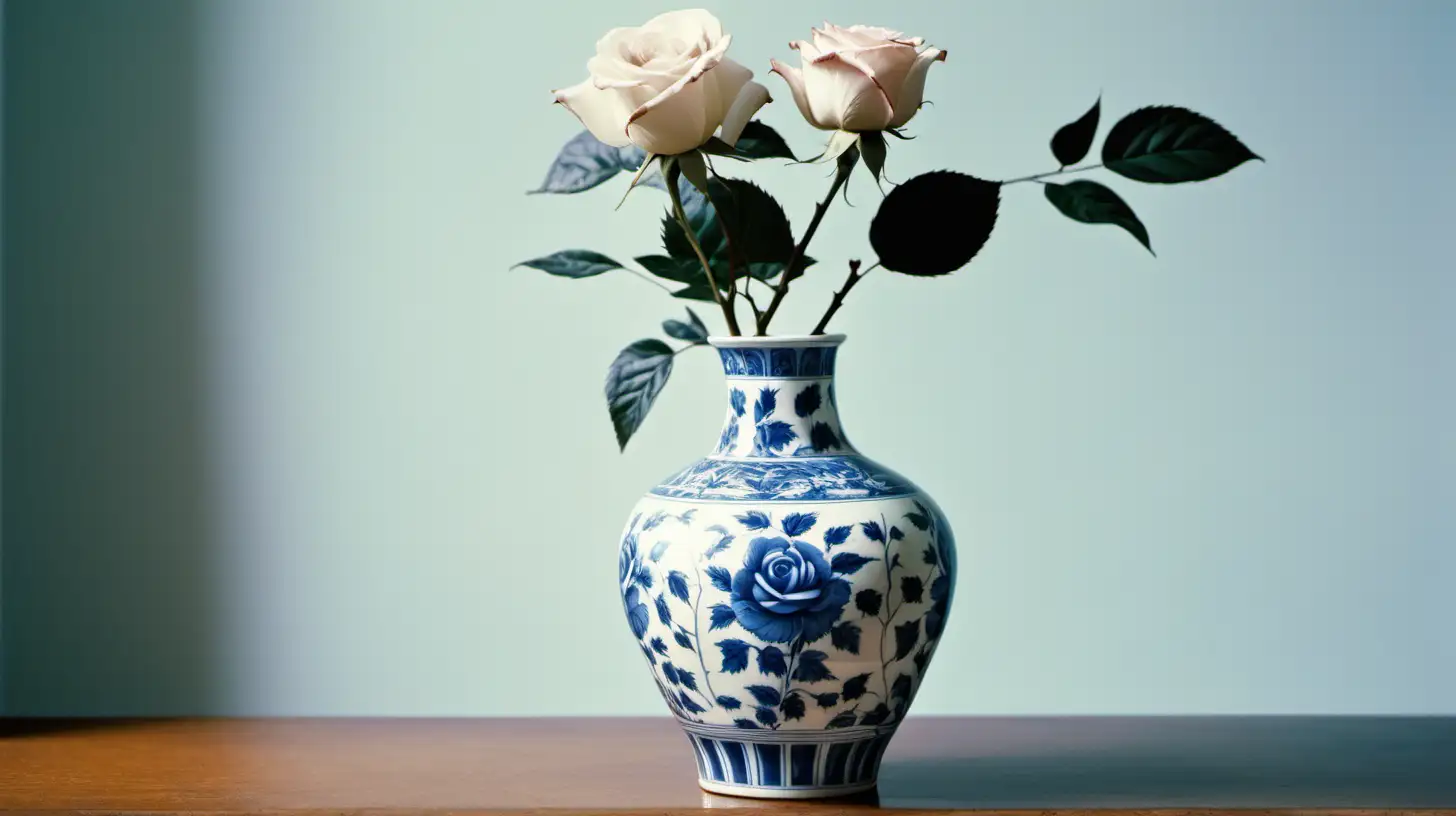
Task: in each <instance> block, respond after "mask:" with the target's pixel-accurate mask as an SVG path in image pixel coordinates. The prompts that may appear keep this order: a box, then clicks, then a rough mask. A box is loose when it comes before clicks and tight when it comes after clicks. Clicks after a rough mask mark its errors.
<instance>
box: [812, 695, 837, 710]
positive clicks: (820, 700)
mask: <svg viewBox="0 0 1456 816" xmlns="http://www.w3.org/2000/svg"><path fill="white" fill-rule="evenodd" d="M814 702H815V703H817V704H818V705H819V707H820V708H834V707H835V706H836V705H839V692H837V691H831V692H827V693H825V694H815V695H814Z"/></svg>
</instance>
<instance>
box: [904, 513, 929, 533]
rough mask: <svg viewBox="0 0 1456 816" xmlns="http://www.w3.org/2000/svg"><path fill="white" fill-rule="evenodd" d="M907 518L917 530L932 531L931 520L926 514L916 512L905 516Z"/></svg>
mask: <svg viewBox="0 0 1456 816" xmlns="http://www.w3.org/2000/svg"><path fill="white" fill-rule="evenodd" d="M905 518H907V519H909V520H910V523H911V524H913V525H915V529H917V530H929V529H930V519H929V518H927V517H926V515H925V514H924V513H916V512H914V511H911V512H909V513H906V514H905Z"/></svg>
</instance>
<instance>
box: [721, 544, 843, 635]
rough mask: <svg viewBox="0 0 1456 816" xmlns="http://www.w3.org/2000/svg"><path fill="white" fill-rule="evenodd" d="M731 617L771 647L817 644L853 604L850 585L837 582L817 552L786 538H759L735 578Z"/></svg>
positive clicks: (806, 545) (841, 581)
mask: <svg viewBox="0 0 1456 816" xmlns="http://www.w3.org/2000/svg"><path fill="white" fill-rule="evenodd" d="M732 598H733V601H732V604H731V605H732V607H733V614H734V616H735V617H736V618H737V619H738V623H739V624H740V625H742V626H743V628H744V629H747V630H748V631H750V632H752V633H753V634H755V635H758V636H759V637H760V638H763V639H764V640H766V641H768V642H770V643H788V642H789V641H791V640H796V639H802V640H804V641H805V642H813V641H815V640H818V639H819V638H821V637H824V635H826V634H828V633H829V627H830V626H832V625H833V624H834V622H835V621H837V620H839V616H840V614H841V613H842V612H843V611H844V605H845V603H847V602H848V601H849V583H848V582H847V581H845V580H843V579H842V578H835V577H834V573H833V570H831V569H830V566H829V561H828V559H826V558H825V557H824V554H823V553H821V552H820V551H819V550H818V549H817V548H816V547H814V546H813V545H810V544H806V543H804V542H802V541H791V540H789V539H786V538H755V539H753V541H752V542H750V543H749V546H748V556H747V558H745V559H744V562H743V569H741V570H739V571H738V573H737V574H736V575H734V576H733V593H732Z"/></svg>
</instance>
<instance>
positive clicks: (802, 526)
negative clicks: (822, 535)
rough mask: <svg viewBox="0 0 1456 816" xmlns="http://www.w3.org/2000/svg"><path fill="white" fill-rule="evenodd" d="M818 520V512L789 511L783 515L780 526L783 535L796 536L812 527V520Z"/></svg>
mask: <svg viewBox="0 0 1456 816" xmlns="http://www.w3.org/2000/svg"><path fill="white" fill-rule="evenodd" d="M818 520H819V514H818V513H790V514H788V515H787V516H784V521H783V524H782V525H780V526H781V527H782V528H783V531H784V535H786V536H790V537H798V536H801V535H803V534H805V533H807V532H809V531H810V530H811V529H813V528H814V522H816V521H818Z"/></svg>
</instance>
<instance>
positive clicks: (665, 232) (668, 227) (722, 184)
mask: <svg viewBox="0 0 1456 816" xmlns="http://www.w3.org/2000/svg"><path fill="white" fill-rule="evenodd" d="M679 190H680V192H681V193H682V202H683V211H684V212H685V213H686V215H687V218H688V223H689V224H691V225H692V226H693V232H694V234H695V235H696V236H697V238H698V243H699V244H700V245H701V246H702V248H703V253H704V254H705V255H707V256H708V262H709V263H711V264H712V266H713V275H714V277H715V278H717V280H718V284H719V285H720V286H722V287H727V285H728V269H729V261H730V252H731V261H732V266H733V268H735V269H737V270H739V271H740V272H741V271H742V270H743V269H744V268H745V266H747V267H750V268H751V267H752V265H754V264H766V263H777V264H786V263H787V262H788V260H789V257H790V256H791V255H793V252H794V236H793V232H792V230H791V229H790V227H789V219H788V216H786V215H785V214H784V210H783V207H781V206H779V203H778V202H777V201H776V200H774V197H773V196H771V195H769V194H768V193H767V192H765V191H764V190H763V188H761V187H759V186H758V185H756V184H754V183H752V182H749V181H744V180H742V179H730V178H722V177H714V178H712V179H710V180H709V181H708V196H706V197H705V196H703V195H701V194H698V193H697V191H696V190H693V189H692V187H690V186H687V185H682V186H680V187H679ZM689 190H691V191H692V192H691V194H689V193H688V191H689ZM710 199H711V204H710V203H709V202H710ZM725 226H726V228H727V235H726V237H725V235H724V227H725ZM662 243H663V247H664V248H665V249H666V250H667V254H668V255H669V256H671V257H672V258H674V259H676V260H678V261H681V262H683V263H687V262H692V263H693V264H699V271H701V265H700V262H699V261H698V256H697V254H696V253H694V252H693V248H692V245H691V244H690V243H688V239H687V235H686V234H685V233H684V232H683V230H682V227H681V226H679V225H678V223H677V219H675V218H673V217H672V214H671V213H669V214H668V215H667V216H665V217H664V218H663V220H662ZM762 274H770V273H769V270H767V269H765V270H763V271H762ZM772 274H777V273H776V272H774V273H772ZM770 276H771V274H770Z"/></svg>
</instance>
